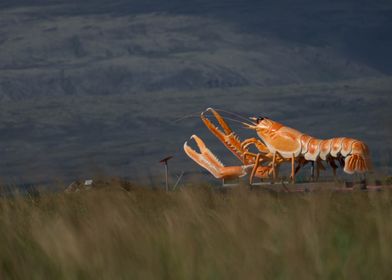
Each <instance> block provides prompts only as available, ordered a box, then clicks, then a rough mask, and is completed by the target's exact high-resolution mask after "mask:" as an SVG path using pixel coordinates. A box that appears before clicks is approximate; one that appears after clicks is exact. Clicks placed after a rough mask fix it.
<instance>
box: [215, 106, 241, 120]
mask: <svg viewBox="0 0 392 280" xmlns="http://www.w3.org/2000/svg"><path fill="white" fill-rule="evenodd" d="M214 109H215V108H214ZM215 110H216V111H219V112H225V113H228V114H231V115H233V116H236V117H238V118H240V119H243V120H246V121H249V120H248V118H245V117H243V116H241V115H240V114H237V113H234V112H230V111H227V110H223V109H215Z"/></svg>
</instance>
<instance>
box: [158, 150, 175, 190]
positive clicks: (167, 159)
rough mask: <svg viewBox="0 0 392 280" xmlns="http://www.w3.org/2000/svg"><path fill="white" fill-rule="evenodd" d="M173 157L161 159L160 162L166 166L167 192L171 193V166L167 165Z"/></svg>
mask: <svg viewBox="0 0 392 280" xmlns="http://www.w3.org/2000/svg"><path fill="white" fill-rule="evenodd" d="M171 158H173V156H168V157H165V158H164V159H161V160H160V161H159V162H160V163H163V164H164V165H165V181H166V187H165V189H166V191H169V164H168V163H167V162H168V161H169V160H170V159H171Z"/></svg>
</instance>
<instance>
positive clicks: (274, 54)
mask: <svg viewBox="0 0 392 280" xmlns="http://www.w3.org/2000/svg"><path fill="white" fill-rule="evenodd" d="M391 34H392V3H391V2H390V1H389V0H385V1H360V0H343V1H313V0H303V1H289V0H282V1H273V2H272V1H254V0H243V1H232V0H228V1H220V0H215V1H206V0H189V1H179V0H162V1H152V0H143V1H142V0H140V1H139V0H134V1H125V0H123V1H121V0H110V1H109V0H85V1H77V0H67V1H65V0H52V1H51V0H3V1H1V3H0V180H1V182H2V183H6V184H24V183H32V184H40V183H48V182H53V181H61V182H69V181H72V180H74V179H77V178H88V177H91V176H97V175H107V176H121V177H125V178H129V179H131V180H134V181H140V182H145V183H147V184H156V185H159V184H163V177H162V174H163V167H162V166H161V165H160V164H159V162H158V161H159V160H160V159H161V158H163V157H165V156H168V155H174V158H173V159H172V160H171V162H170V164H171V172H172V175H173V176H174V175H175V174H179V173H181V172H182V171H184V172H186V174H188V175H189V174H192V173H193V172H195V173H200V172H202V168H201V167H199V166H197V165H196V164H195V163H194V162H193V161H191V160H190V159H189V158H187V157H186V156H185V155H184V153H183V151H182V145H183V143H184V142H185V141H186V140H187V139H189V137H190V136H191V135H192V134H197V135H199V136H201V137H202V138H203V139H204V140H205V142H206V143H207V145H208V146H209V147H210V148H211V150H212V151H213V152H214V153H216V154H217V155H218V157H219V158H220V159H221V160H222V161H223V163H225V164H239V162H238V161H237V160H236V159H235V157H234V156H233V155H231V154H230V153H229V152H228V151H226V148H225V147H224V146H223V145H222V144H221V143H220V142H219V141H218V140H217V139H215V137H214V136H213V135H212V134H210V133H209V132H208V130H207V129H206V128H205V127H204V125H203V124H202V122H201V120H200V119H199V118H198V117H197V116H198V114H199V113H200V112H201V111H203V110H204V109H205V108H207V107H210V106H211V107H216V108H220V109H224V110H228V111H232V112H235V113H237V114H240V115H242V116H245V117H248V116H258V115H263V116H268V117H270V118H272V119H275V120H277V121H280V122H282V123H284V124H286V125H288V126H292V127H294V128H297V129H298V130H301V131H303V132H306V133H308V134H310V135H312V136H315V137H319V138H331V137H337V136H347V137H353V138H359V139H361V140H364V141H365V142H367V143H368V145H369V147H370V150H371V152H372V159H373V161H374V164H375V168H376V170H377V172H380V173H382V174H390V173H391V171H392V140H391V139H392V76H391V75H392V54H391V49H392V36H391ZM232 126H233V129H234V130H235V131H236V132H237V134H238V135H239V136H240V137H241V138H242V139H244V138H245V137H250V136H254V135H253V134H252V132H250V131H247V130H244V129H243V128H242V127H241V126H239V125H237V124H236V123H232ZM189 176H191V175H189ZM203 176H205V178H210V177H209V176H208V175H203Z"/></svg>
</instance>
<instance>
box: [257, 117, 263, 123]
mask: <svg viewBox="0 0 392 280" xmlns="http://www.w3.org/2000/svg"><path fill="white" fill-rule="evenodd" d="M262 120H264V118H263V117H258V118H257V120H256V122H257V123H260V122H261V121H262Z"/></svg>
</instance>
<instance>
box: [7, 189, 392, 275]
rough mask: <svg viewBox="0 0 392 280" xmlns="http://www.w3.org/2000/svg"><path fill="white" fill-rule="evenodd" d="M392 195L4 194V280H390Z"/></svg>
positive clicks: (207, 192) (121, 191) (190, 191)
mask: <svg viewBox="0 0 392 280" xmlns="http://www.w3.org/2000/svg"><path fill="white" fill-rule="evenodd" d="M391 216H392V193H391V192H389V191H381V192H355V193H333V192H327V191H325V192H319V193H307V194H284V193H277V194H271V193H268V192H264V191H250V190H249V189H247V188H236V189H233V190H230V191H227V192H224V193H223V192H218V191H216V190H213V189H212V188H210V187H209V186H197V187H186V188H182V189H181V190H179V191H177V192H172V193H165V192H162V191H160V190H150V189H147V188H134V187H132V188H130V189H129V190H128V191H126V190H124V189H122V188H120V183H119V182H118V183H116V182H114V183H112V185H111V186H110V187H107V188H102V189H97V190H90V191H85V192H78V193H70V194H64V193H56V194H42V195H39V196H34V197H25V196H23V197H22V196H16V197H7V198H5V197H3V198H1V199H0V227H1V231H0V264H1V266H0V278H1V279H388V278H389V277H390V274H391V272H392V267H391V265H390V264H391V263H390V261H391V258H392V223H391Z"/></svg>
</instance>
